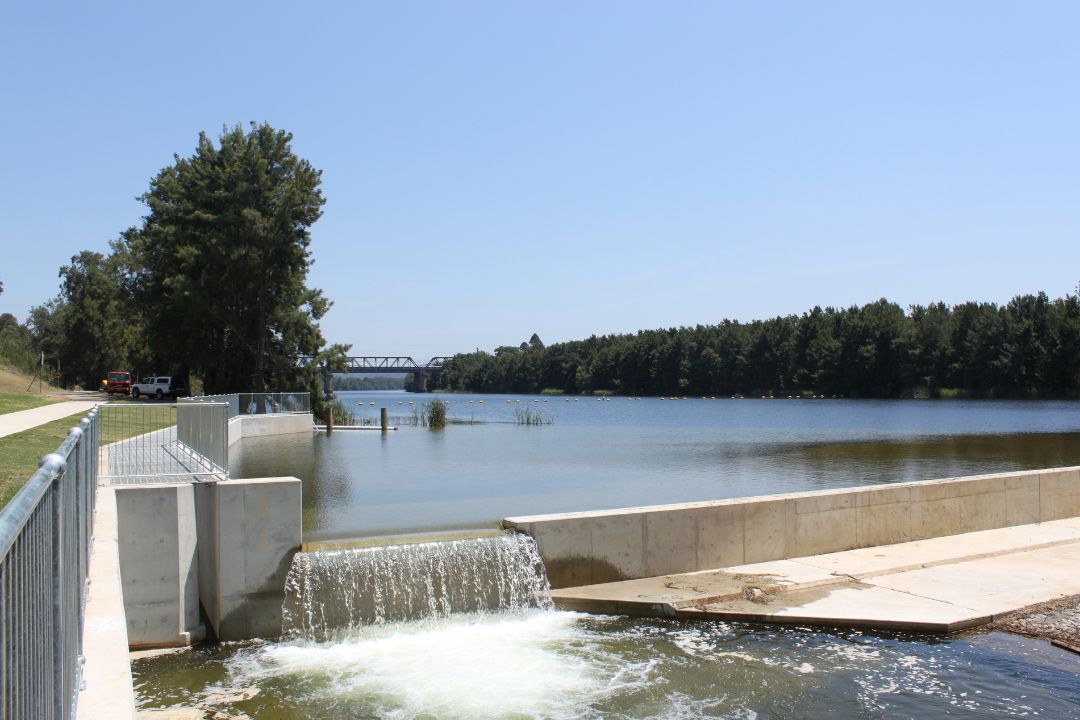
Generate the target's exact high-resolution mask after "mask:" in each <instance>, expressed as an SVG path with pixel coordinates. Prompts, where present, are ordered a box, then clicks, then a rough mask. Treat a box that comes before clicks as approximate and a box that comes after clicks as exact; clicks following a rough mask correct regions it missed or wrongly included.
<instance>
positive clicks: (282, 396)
mask: <svg viewBox="0 0 1080 720" xmlns="http://www.w3.org/2000/svg"><path fill="white" fill-rule="evenodd" d="M238 395H239V402H240V414H241V415H270V414H274V413H286V414H290V413H292V414H303V413H310V412H311V394H310V393H306V392H265V393H238Z"/></svg>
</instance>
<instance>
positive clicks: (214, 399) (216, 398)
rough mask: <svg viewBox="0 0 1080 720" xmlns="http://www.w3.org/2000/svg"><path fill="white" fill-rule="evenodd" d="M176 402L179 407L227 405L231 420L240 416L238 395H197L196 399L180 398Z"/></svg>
mask: <svg viewBox="0 0 1080 720" xmlns="http://www.w3.org/2000/svg"><path fill="white" fill-rule="evenodd" d="M176 402H177V404H178V405H182V404H185V403H225V406H226V407H227V408H228V415H229V419H230V420H232V419H233V418H234V417H236V416H237V415H239V414H240V396H239V395H237V394H236V393H232V394H231V395H195V396H194V397H186V398H178V399H177V400H176Z"/></svg>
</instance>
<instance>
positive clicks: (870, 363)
mask: <svg viewBox="0 0 1080 720" xmlns="http://www.w3.org/2000/svg"><path fill="white" fill-rule="evenodd" d="M1078 293H1080V290H1078ZM435 383H436V388H437V389H442V390H450V391H468V392H492V393H511V392H513V393H538V392H542V391H545V390H547V391H558V392H564V393H575V394H578V393H596V392H613V393H620V394H633V395H660V396H673V395H695V396H699V395H708V396H713V395H717V396H719V395H724V396H730V395H735V394H745V395H753V396H760V395H790V394H803V393H805V394H819V393H820V394H825V395H830V396H836V395H839V396H844V397H861V398H898V397H912V396H919V397H923V396H926V397H977V398H1076V397H1080V294H1078V295H1071V294H1069V295H1066V296H1065V297H1063V298H1059V299H1055V300H1051V299H1049V298H1048V297H1047V295H1046V294H1045V293H1042V292H1040V293H1038V294H1035V295H1022V296H1018V297H1015V298H1013V299H1012V300H1011V301H1009V302H1008V303H1007V304H1005V305H997V304H995V303H985V302H967V303H962V304H959V305H954V306H949V305H946V304H945V303H940V302H939V303H934V304H931V305H926V306H922V305H915V306H912V307H910V308H908V309H907V310H906V311H905V310H904V309H903V308H901V307H900V306H899V305H897V304H896V303H892V302H889V301H887V300H885V299H881V300H878V301H877V302H872V303H869V304H866V305H862V306H853V307H849V308H832V307H826V308H821V307H815V308H813V309H812V310H809V311H807V312H805V313H803V314H802V315H785V316H778V317H774V318H770V319H768V320H755V321H753V322H746V323H742V322H738V321H735V320H723V321H722V322H720V323H719V324H716V325H697V326H695V327H679V328H668V329H659V330H642V331H639V332H637V333H634V334H618V335H604V336H595V335H594V336H592V337H590V338H588V339H585V340H574V341H570V342H563V343H557V344H552V345H548V346H545V345H544V344H543V342H541V341H540V339H539V338H538V337H537V336H536V335H533V337H532V339H531V340H530V341H529V342H525V343H521V344H520V345H518V346H503V347H500V348H497V349H496V350H495V351H494V352H492V353H488V352H483V351H478V352H473V353H465V354H459V355H456V356H455V357H454V358H453V359H452V360H450V361H448V362H447V363H446V366H445V369H444V370H443V372H442V373H441V374H440V375H439V376H438V377H437V378H436V379H435Z"/></svg>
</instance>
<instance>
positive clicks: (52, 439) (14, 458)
mask: <svg viewBox="0 0 1080 720" xmlns="http://www.w3.org/2000/svg"><path fill="white" fill-rule="evenodd" d="M83 417H85V413H76V414H75V415H71V416H69V417H66V418H61V419H59V420H54V421H53V422H51V423H46V424H44V425H39V426H37V427H36V428H30V429H29V430H23V431H22V432H20V433H15V434H14V435H8V436H7V437H2V438H0V508H2V507H4V506H5V505H7V504H8V502H9V501H10V500H11V498H13V497H15V493H17V492H19V490H20V489H21V488H22V486H23V485H25V484H26V481H27V480H29V479H30V476H31V475H33V474H34V471H35V470H37V466H38V460H40V459H41V458H42V457H43V456H45V455H48V454H49V453H51V452H52V451H53V450H55V449H56V448H58V447H60V443H62V442H64V438H66V437H67V434H68V430H70V429H71V428H73V427H75V426H76V425H78V424H79V421H80V420H82V419H83Z"/></svg>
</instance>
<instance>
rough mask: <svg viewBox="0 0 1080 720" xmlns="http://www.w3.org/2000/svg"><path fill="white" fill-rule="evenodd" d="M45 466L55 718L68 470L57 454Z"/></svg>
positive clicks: (59, 698) (60, 709) (59, 699)
mask: <svg viewBox="0 0 1080 720" xmlns="http://www.w3.org/2000/svg"><path fill="white" fill-rule="evenodd" d="M41 465H42V466H43V467H47V468H48V469H49V470H50V471H51V472H53V473H54V475H53V479H52V482H51V483H50V485H51V487H50V492H51V493H52V511H53V512H52V515H53V517H52V526H53V527H52V543H53V547H52V561H53V582H52V594H53V597H52V644H53V656H52V681H53V687H52V701H53V717H54V718H56V719H57V720H60V718H63V717H64V705H65V703H64V660H65V658H64V551H63V544H64V531H63V523H64V502H63V497H64V482H63V478H64V472H65V470H66V469H67V463H66V462H65V460H64V459H63V458H62V457H60V455H58V454H56V453H50V454H49V455H46V456H45V457H43V458H42V459H41Z"/></svg>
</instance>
